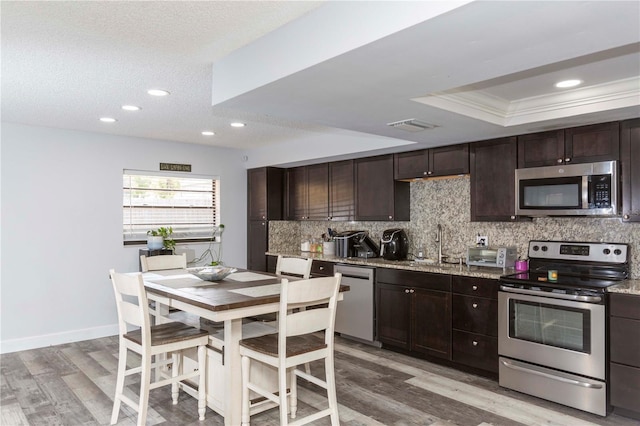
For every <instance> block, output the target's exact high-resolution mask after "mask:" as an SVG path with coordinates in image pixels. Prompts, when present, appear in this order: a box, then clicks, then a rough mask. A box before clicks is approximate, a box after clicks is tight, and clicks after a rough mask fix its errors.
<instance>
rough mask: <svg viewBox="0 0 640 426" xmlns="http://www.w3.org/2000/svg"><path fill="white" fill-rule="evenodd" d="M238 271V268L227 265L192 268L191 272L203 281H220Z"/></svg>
mask: <svg viewBox="0 0 640 426" xmlns="http://www.w3.org/2000/svg"><path fill="white" fill-rule="evenodd" d="M236 271H237V269H236V268H227V267H225V266H205V267H203V268H194V269H190V270H189V273H191V274H193V275H195V276H196V277H198V278H200V279H201V280H203V281H220V280H223V279H225V278H226V277H227V276H228V275H229V274H233V273H234V272H236Z"/></svg>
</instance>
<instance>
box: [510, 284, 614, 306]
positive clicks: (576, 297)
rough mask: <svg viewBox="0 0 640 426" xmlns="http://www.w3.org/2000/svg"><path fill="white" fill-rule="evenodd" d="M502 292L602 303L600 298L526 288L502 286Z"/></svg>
mask: <svg viewBox="0 0 640 426" xmlns="http://www.w3.org/2000/svg"><path fill="white" fill-rule="evenodd" d="M500 291H506V292H507V293H515V294H530V295H532V296H541V297H549V298H552V299H564V300H574V301H577V302H588V303H599V302H602V297H600V296H579V295H575V294H560V293H552V292H550V291H537V290H527V289H524V288H518V289H515V288H511V287H507V286H504V285H501V286H500Z"/></svg>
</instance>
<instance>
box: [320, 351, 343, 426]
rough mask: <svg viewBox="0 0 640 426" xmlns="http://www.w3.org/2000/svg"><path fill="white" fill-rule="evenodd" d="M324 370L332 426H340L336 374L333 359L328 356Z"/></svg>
mask: <svg viewBox="0 0 640 426" xmlns="http://www.w3.org/2000/svg"><path fill="white" fill-rule="evenodd" d="M324 369H325V370H326V372H325V374H326V381H327V399H328V400H329V409H330V410H331V425H332V426H339V425H340V419H339V417H338V397H337V394H336V373H335V369H334V365H333V358H332V357H331V356H328V357H326V358H325V360H324Z"/></svg>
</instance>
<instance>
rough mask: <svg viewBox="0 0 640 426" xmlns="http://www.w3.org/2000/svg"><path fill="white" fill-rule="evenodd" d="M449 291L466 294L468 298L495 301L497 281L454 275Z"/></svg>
mask: <svg viewBox="0 0 640 426" xmlns="http://www.w3.org/2000/svg"><path fill="white" fill-rule="evenodd" d="M451 291H453V292H454V293H459V294H468V295H469V296H477V297H489V298H491V299H497V298H498V281H497V280H490V279H486V278H475V277H464V276H460V275H454V276H453V278H452V281H451Z"/></svg>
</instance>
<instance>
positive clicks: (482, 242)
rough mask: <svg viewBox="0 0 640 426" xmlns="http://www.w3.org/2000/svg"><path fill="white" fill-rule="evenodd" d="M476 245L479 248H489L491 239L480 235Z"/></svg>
mask: <svg viewBox="0 0 640 426" xmlns="http://www.w3.org/2000/svg"><path fill="white" fill-rule="evenodd" d="M476 245H477V246H479V247H488V246H489V237H487V236H486V235H478V236H477V237H476Z"/></svg>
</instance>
